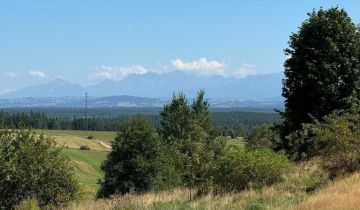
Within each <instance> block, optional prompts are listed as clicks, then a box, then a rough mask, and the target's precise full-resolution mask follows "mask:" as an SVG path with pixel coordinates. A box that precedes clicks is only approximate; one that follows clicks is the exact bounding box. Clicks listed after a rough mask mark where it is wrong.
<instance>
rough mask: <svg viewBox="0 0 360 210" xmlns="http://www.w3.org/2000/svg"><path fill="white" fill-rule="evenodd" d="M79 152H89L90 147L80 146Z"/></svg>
mask: <svg viewBox="0 0 360 210" xmlns="http://www.w3.org/2000/svg"><path fill="white" fill-rule="evenodd" d="M79 149H80V150H90V147H89V146H86V145H81V146H80V148H79Z"/></svg>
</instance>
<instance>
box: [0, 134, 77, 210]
mask: <svg viewBox="0 0 360 210" xmlns="http://www.w3.org/2000/svg"><path fill="white" fill-rule="evenodd" d="M54 145H55V143H54V141H52V139H49V138H46V137H44V136H43V135H38V134H36V133H35V132H34V131H29V130H0V208H4V209H12V208H13V207H14V206H16V205H18V204H19V203H20V202H21V201H22V200H24V199H28V198H33V199H36V200H37V201H38V203H39V206H41V207H44V206H61V205H65V204H67V203H68V202H70V201H72V200H75V199H76V198H77V197H78V195H79V194H78V192H79V184H78V182H77V181H76V180H75V178H74V174H73V169H72V167H71V166H70V165H71V164H69V159H68V158H67V157H66V156H64V155H63V154H62V153H61V149H60V148H56V147H54Z"/></svg>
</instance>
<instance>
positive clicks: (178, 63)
mask: <svg viewBox="0 0 360 210" xmlns="http://www.w3.org/2000/svg"><path fill="white" fill-rule="evenodd" d="M171 64H172V65H173V67H174V68H175V69H178V70H182V71H188V72H192V73H195V74H201V75H214V74H217V75H224V74H225V67H226V64H225V63H224V62H223V61H213V60H208V59H207V58H200V59H198V60H194V61H190V62H185V61H182V60H180V59H175V60H172V61H171Z"/></svg>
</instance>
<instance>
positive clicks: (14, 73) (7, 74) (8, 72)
mask: <svg viewBox="0 0 360 210" xmlns="http://www.w3.org/2000/svg"><path fill="white" fill-rule="evenodd" d="M3 73H4V74H5V75H6V76H8V77H17V76H18V74H17V73H16V72H13V71H4V72H3Z"/></svg>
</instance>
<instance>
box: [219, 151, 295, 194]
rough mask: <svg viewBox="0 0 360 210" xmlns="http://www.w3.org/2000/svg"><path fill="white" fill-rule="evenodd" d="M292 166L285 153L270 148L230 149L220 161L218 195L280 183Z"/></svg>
mask: <svg viewBox="0 0 360 210" xmlns="http://www.w3.org/2000/svg"><path fill="white" fill-rule="evenodd" d="M291 166H292V164H291V162H290V161H289V160H288V159H287V158H286V156H285V155H284V154H277V153H275V152H273V151H272V150H270V149H246V148H244V147H241V146H235V145H233V146H230V147H227V149H226V151H225V154H224V155H223V156H222V157H221V158H220V159H219V160H218V162H217V168H216V171H215V174H214V177H215V179H214V184H215V191H216V192H220V193H221V192H239V191H241V190H244V189H246V188H261V187H263V186H266V185H271V184H273V183H275V182H278V181H281V180H282V176H283V174H284V173H285V172H287V171H288V170H290V168H291Z"/></svg>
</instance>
